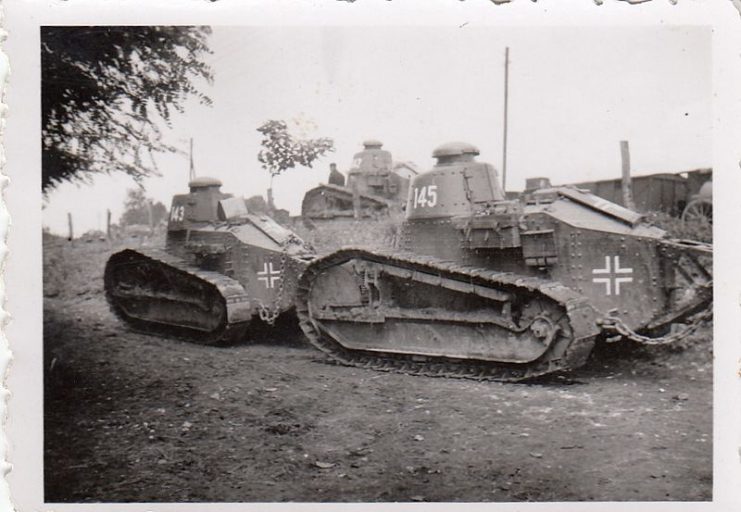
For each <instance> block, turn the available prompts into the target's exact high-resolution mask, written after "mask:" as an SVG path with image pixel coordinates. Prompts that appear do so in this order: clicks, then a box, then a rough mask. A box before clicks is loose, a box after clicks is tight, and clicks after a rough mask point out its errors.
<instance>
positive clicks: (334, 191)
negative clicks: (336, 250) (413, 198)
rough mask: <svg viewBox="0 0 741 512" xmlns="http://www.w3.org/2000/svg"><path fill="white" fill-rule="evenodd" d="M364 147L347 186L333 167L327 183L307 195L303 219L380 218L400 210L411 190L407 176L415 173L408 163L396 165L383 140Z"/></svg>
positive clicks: (355, 160)
mask: <svg viewBox="0 0 741 512" xmlns="http://www.w3.org/2000/svg"><path fill="white" fill-rule="evenodd" d="M363 146H364V149H363V151H361V152H359V153H357V154H356V155H355V156H354V157H353V166H352V168H351V169H350V171H349V172H348V176H347V181H346V183H344V176H342V174H341V173H340V172H339V171H337V170H336V167H333V168H332V170H331V172H330V177H329V183H328V184H322V185H319V186H318V187H315V188H313V189H311V190H309V191H308V192H306V194H305V195H304V199H303V202H302V205H301V216H302V217H303V218H304V219H308V220H324V219H336V218H343V217H345V218H352V217H355V218H366V217H380V216H386V215H388V214H389V213H390V212H393V211H401V209H402V207H403V204H404V203H405V201H406V197H407V191H408V189H409V178H408V177H407V176H408V175H409V174H410V171H411V173H412V174H413V173H414V171H413V170H412V168H411V167H410V166H409V164H405V163H397V164H395V163H394V162H393V159H392V157H391V153H390V152H388V151H386V150H384V149H382V147H383V144H382V143H381V142H380V141H377V140H373V139H371V140H366V141H365V142H363ZM333 166H334V164H333ZM338 175H339V176H338Z"/></svg>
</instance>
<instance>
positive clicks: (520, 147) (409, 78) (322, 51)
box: [44, 26, 712, 234]
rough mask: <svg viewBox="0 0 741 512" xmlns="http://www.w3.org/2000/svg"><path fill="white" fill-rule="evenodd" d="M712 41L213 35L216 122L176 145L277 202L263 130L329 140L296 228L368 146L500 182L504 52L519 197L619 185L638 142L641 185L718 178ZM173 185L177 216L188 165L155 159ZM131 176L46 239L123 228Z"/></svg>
mask: <svg viewBox="0 0 741 512" xmlns="http://www.w3.org/2000/svg"><path fill="white" fill-rule="evenodd" d="M710 35H711V34H710V31H709V29H700V28H696V27H686V28H685V27H666V28H662V29H656V28H648V27H646V28H640V27H636V28H614V29H611V28H593V29H575V28H570V27H564V28H557V29H554V28H535V29H524V28H509V29H502V28H473V27H469V26H464V27H462V28H431V27H430V28H428V27H419V28H404V27H398V28H397V27H386V28H367V27H364V28H340V27H337V28H312V27H305V28H294V27H286V28H260V27H214V29H213V35H212V36H211V48H212V49H213V52H214V53H213V55H212V56H210V57H209V61H210V64H211V66H212V67H213V70H214V75H215V83H214V84H213V86H211V87H208V88H207V92H208V94H209V95H210V96H211V97H212V98H213V100H214V105H213V106H212V107H211V108H208V107H203V106H200V105H197V104H195V103H193V104H189V107H188V109H187V112H186V114H185V115H184V116H180V117H178V118H176V119H175V120H174V123H173V127H172V130H171V131H170V132H169V134H168V137H169V139H170V140H171V141H172V142H174V143H175V144H177V145H180V146H181V147H183V148H184V149H185V148H187V145H188V142H187V141H188V139H189V138H190V137H193V139H194V141H195V142H194V144H195V163H196V171H197V174H198V175H201V176H213V177H217V178H219V179H221V180H222V181H223V182H224V187H223V190H224V191H225V192H231V193H234V194H235V195H244V196H251V195H255V194H260V193H262V194H264V193H265V190H266V188H267V187H268V183H269V175H268V173H267V171H265V170H263V169H262V168H261V167H260V164H259V162H258V161H257V153H258V151H259V149H260V134H259V133H258V132H257V131H256V128H257V127H258V126H259V125H260V124H262V123H263V122H264V121H266V120H269V119H282V120H285V121H288V122H289V125H290V126H291V128H292V129H293V130H294V131H295V133H296V134H297V135H304V136H310V137H317V136H326V137H331V138H333V139H334V141H335V146H336V152H335V153H332V154H330V155H329V156H327V157H325V158H324V159H323V160H322V161H320V162H319V163H318V164H316V165H315V168H314V169H304V168H297V169H293V170H289V171H288V172H286V173H285V174H284V175H282V176H280V177H279V178H277V179H276V180H275V182H274V195H275V200H276V204H277V205H278V206H279V207H282V208H286V209H288V210H290V211H291V213H293V214H298V213H299V212H300V208H301V199H302V197H303V194H304V192H306V190H308V189H310V188H312V187H314V186H316V185H317V184H318V183H320V182H326V179H327V175H328V170H329V163H330V162H337V164H338V167H339V169H340V170H343V171H346V170H347V168H348V167H349V165H350V163H351V161H352V155H353V154H354V153H355V152H357V151H359V150H360V149H362V146H361V143H362V141H363V140H364V139H366V138H376V139H379V140H381V141H383V142H384V148H385V149H387V150H389V151H391V153H392V154H393V156H394V159H395V160H410V161H413V162H415V163H416V164H417V165H418V166H419V167H420V168H421V169H428V168H429V167H430V166H431V165H432V164H433V160H432V158H431V153H432V150H433V149H434V148H435V147H436V146H438V145H440V144H442V143H444V142H447V141H451V140H461V141H466V142H470V143H473V144H475V145H476V146H478V147H479V149H480V150H481V156H480V157H479V159H480V160H482V161H488V162H491V163H493V164H494V165H495V167H497V168H500V167H501V162H502V115H503V74H504V49H505V47H506V46H509V48H510V81H509V85H510V101H509V120H510V123H509V146H508V155H507V162H508V164H507V167H508V170H507V189H509V190H521V189H522V188H523V185H524V182H525V179H526V178H527V177H532V176H548V177H550V178H551V180H552V182H553V183H557V184H558V183H568V182H576V181H586V180H597V179H608V178H614V177H618V176H619V175H620V150H619V141H620V140H628V141H630V149H631V160H632V168H633V171H634V174H647V173H653V172H680V171H685V170H690V169H695V168H698V167H709V166H710V165H711V157H712V155H711V150H712V138H711V132H710V130H711V126H712V115H711V99H712V84H711V37H710ZM158 162H159V168H160V171H161V172H162V173H163V176H162V177H161V178H152V179H149V180H147V181H146V182H145V185H146V188H147V191H148V194H149V195H150V196H152V197H154V198H155V199H156V200H158V201H162V202H163V203H165V204H166V205H167V206H168V207H169V204H170V199H171V196H172V195H173V194H175V193H182V192H185V191H187V179H188V162H187V159H186V158H184V157H182V156H175V155H170V156H163V157H161V158H159V159H158ZM133 186H135V185H134V183H133V181H132V180H130V179H128V178H126V177H125V176H117V177H105V176H103V177H100V178H98V179H96V180H95V182H94V184H93V185H92V186H91V185H80V186H77V185H63V186H60V187H58V188H57V189H56V190H55V191H53V192H51V193H50V194H49V197H48V201H47V203H46V207H45V210H44V225H45V226H48V227H50V228H51V230H52V231H53V232H57V233H60V234H64V233H66V230H67V225H66V222H67V221H66V215H67V212H72V214H73V218H74V221H75V226H76V232H77V233H78V234H79V233H82V232H84V231H86V230H88V229H96V228H97V229H104V227H105V210H106V208H110V209H111V210H112V212H113V220H114V221H117V220H118V218H119V216H120V214H121V212H122V210H123V201H124V198H125V195H126V189H127V188H131V187H133Z"/></svg>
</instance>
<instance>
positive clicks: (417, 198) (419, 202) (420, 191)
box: [414, 185, 437, 208]
mask: <svg viewBox="0 0 741 512" xmlns="http://www.w3.org/2000/svg"><path fill="white" fill-rule="evenodd" d="M436 204H437V185H426V186H424V187H414V208H417V207H418V206H423V207H424V206H435V205H436Z"/></svg>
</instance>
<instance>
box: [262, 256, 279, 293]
mask: <svg viewBox="0 0 741 512" xmlns="http://www.w3.org/2000/svg"><path fill="white" fill-rule="evenodd" d="M257 276H258V277H257V280H258V281H263V282H264V283H265V288H275V282H276V281H278V280H279V279H280V278H281V277H280V270H273V262H272V261H271V262H270V263H267V262H265V263H263V267H262V270H261V271H260V272H258V273H257Z"/></svg>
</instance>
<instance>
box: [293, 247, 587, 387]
mask: <svg viewBox="0 0 741 512" xmlns="http://www.w3.org/2000/svg"><path fill="white" fill-rule="evenodd" d="M297 312H298V315H299V320H300V322H301V327H302V329H303V330H304V333H305V334H306V335H307V337H308V338H309V340H310V341H311V343H312V344H313V345H314V346H316V347H317V348H319V349H320V350H322V351H323V352H325V353H327V354H329V355H330V356H331V357H332V358H334V359H336V360H337V361H339V362H341V363H343V364H348V365H353V366H359V367H364V368H373V369H376V370H385V371H397V372H404V373H410V374H418V375H428V376H445V377H466V378H472V379H480V380H499V381H519V380H523V379H529V378H533V377H537V376H541V375H545V374H548V373H551V372H554V371H559V370H569V369H573V368H577V367H579V366H581V365H582V364H584V362H585V361H586V359H587V357H588V355H589V353H590V352H591V350H592V347H593V346H594V341H595V338H596V337H597V335H598V334H599V332H600V330H599V328H598V327H597V322H596V320H597V318H598V313H597V312H596V311H595V310H594V309H593V308H592V307H591V306H590V305H589V304H588V303H587V301H586V299H585V298H584V297H582V296H581V295H579V294H577V293H575V292H573V291H572V290H570V289H568V288H566V287H564V286H562V285H560V284H558V283H555V282H552V281H547V280H544V279H540V278H530V277H522V276H518V275H515V274H511V273H506V272H496V271H490V270H485V269H480V268H474V267H466V266H460V265H456V264H453V263H451V262H446V261H442V260H439V259H436V258H432V257H426V256H419V255H415V254H411V253H393V252H390V251H389V252H382V251H373V252H370V251H366V250H363V249H343V250H341V251H339V252H336V253H333V254H331V255H329V256H326V257H324V258H321V259H319V260H316V261H314V262H313V263H312V264H310V265H309V266H308V268H307V269H306V271H305V272H304V274H303V275H302V277H301V279H300V281H299V289H298V297H297Z"/></svg>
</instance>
